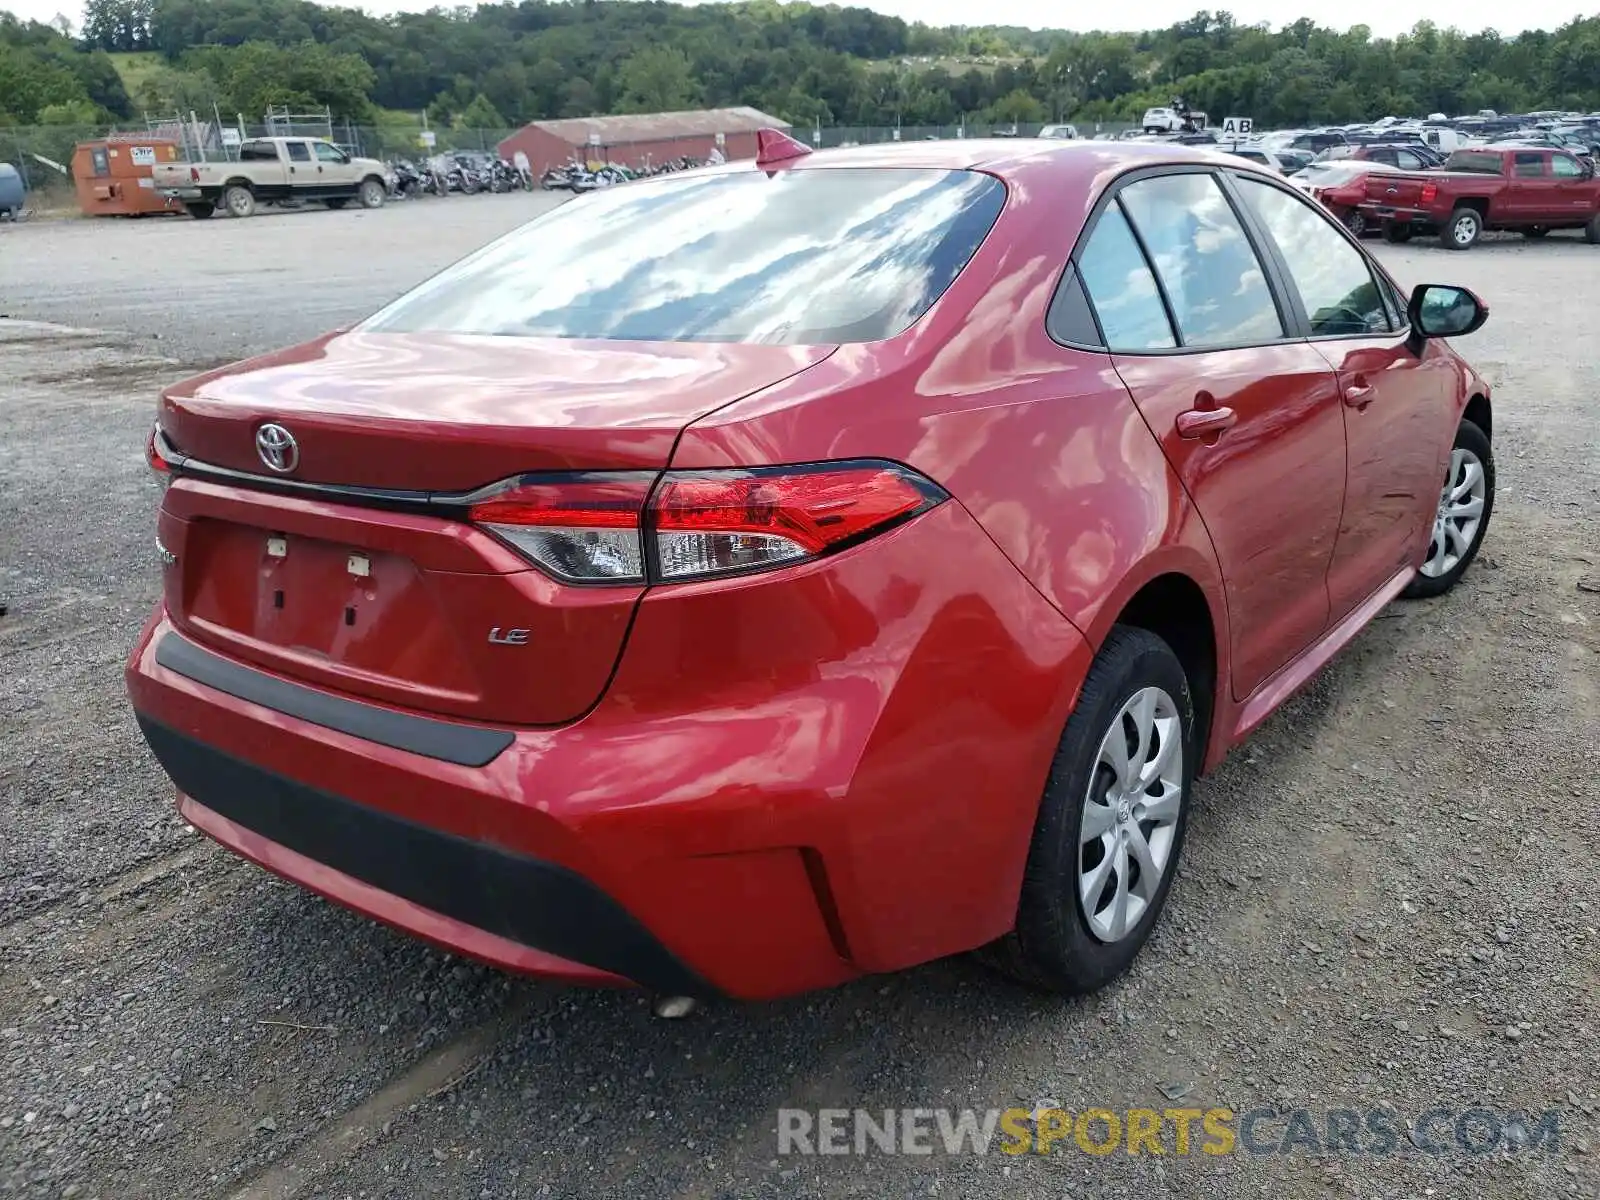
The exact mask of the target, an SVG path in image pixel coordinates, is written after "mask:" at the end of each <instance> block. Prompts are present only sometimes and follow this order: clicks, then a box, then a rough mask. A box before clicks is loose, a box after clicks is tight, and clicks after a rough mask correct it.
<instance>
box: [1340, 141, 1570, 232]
mask: <svg viewBox="0 0 1600 1200" xmlns="http://www.w3.org/2000/svg"><path fill="white" fill-rule="evenodd" d="M1360 208H1361V211H1362V212H1363V213H1364V214H1365V216H1366V219H1367V222H1368V223H1369V224H1373V225H1378V226H1380V227H1381V228H1382V229H1383V232H1384V236H1385V237H1386V238H1388V239H1389V240H1390V241H1397V242H1398V241H1406V240H1407V239H1409V238H1410V237H1411V236H1412V235H1413V234H1414V233H1417V232H1437V233H1438V234H1439V238H1440V241H1441V242H1442V243H1443V244H1444V246H1445V247H1446V248H1447V249H1450V250H1466V249H1469V248H1470V247H1472V246H1473V245H1475V244H1476V243H1477V241H1478V239H1479V238H1480V237H1481V236H1482V235H1483V233H1484V231H1485V230H1488V229H1514V230H1518V231H1520V232H1521V233H1522V234H1523V235H1524V236H1525V237H1530V238H1541V237H1544V236H1545V234H1547V233H1549V232H1550V231H1551V230H1552V229H1582V230H1584V231H1585V235H1586V236H1587V238H1588V240H1589V241H1591V242H1597V243H1600V180H1597V179H1596V178H1595V170H1594V164H1593V163H1592V162H1591V161H1590V160H1588V159H1580V158H1578V157H1577V156H1575V155H1572V154H1569V153H1567V152H1566V151H1564V150H1554V149H1551V148H1550V147H1548V146H1544V147H1540V146H1523V145H1511V146H1501V145H1491V146H1482V147H1478V148H1476V149H1471V150H1457V151H1456V152H1455V153H1454V154H1452V155H1451V156H1450V157H1449V158H1448V159H1446V160H1445V164H1444V167H1443V168H1442V169H1441V170H1438V171H1430V172H1427V173H1420V174H1412V173H1405V172H1397V173H1395V174H1393V175H1383V176H1381V177H1380V176H1369V177H1368V179H1367V182H1366V198H1365V199H1364V200H1363V201H1362V203H1361V205H1360Z"/></svg>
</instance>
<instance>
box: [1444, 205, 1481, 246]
mask: <svg viewBox="0 0 1600 1200" xmlns="http://www.w3.org/2000/svg"><path fill="white" fill-rule="evenodd" d="M1481 236H1483V216H1482V214H1481V213H1479V212H1478V210H1477V209H1475V208H1458V209H1456V210H1455V212H1453V213H1451V214H1450V219H1449V220H1448V221H1446V222H1445V223H1444V232H1442V233H1441V234H1440V235H1439V240H1440V241H1441V242H1443V243H1444V248H1445V249H1446V250H1470V249H1471V248H1472V247H1473V245H1474V244H1476V242H1477V240H1478V239H1479V238H1480V237H1481Z"/></svg>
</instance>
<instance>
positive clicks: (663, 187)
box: [361, 168, 1005, 345]
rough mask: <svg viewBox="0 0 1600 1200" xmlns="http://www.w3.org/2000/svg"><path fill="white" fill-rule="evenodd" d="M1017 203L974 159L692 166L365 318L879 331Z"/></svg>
mask: <svg viewBox="0 0 1600 1200" xmlns="http://www.w3.org/2000/svg"><path fill="white" fill-rule="evenodd" d="M1004 203H1005V185H1004V184H1002V183H1001V182H1000V181H999V180H998V179H995V178H994V177H993V176H990V175H983V174H979V173H977V172H973V171H947V170H933V169H885V168H826V169H814V170H806V169H799V170H787V171H778V172H775V173H773V174H771V175H768V174H767V173H765V172H762V171H750V172H747V173H746V172H740V173H737V174H731V175H704V176H699V177H696V176H693V175H681V176H677V177H667V178H663V179H660V180H652V181H649V182H646V183H636V184H629V185H628V186H626V187H618V188H611V189H607V190H606V191H601V192H593V193H590V194H589V195H586V196H583V197H581V198H579V199H576V200H573V201H570V202H569V203H567V204H564V205H562V206H561V207H560V208H558V209H556V210H555V211H554V212H551V213H550V214H548V215H547V216H544V217H541V218H539V219H538V220H535V221H533V222H531V223H529V224H527V225H525V226H523V227H522V228H521V229H519V230H517V231H515V232H513V233H511V234H509V235H508V236H506V237H504V238H502V239H500V240H499V241H497V242H494V243H492V244H491V245H489V246H487V247H485V248H484V249H483V250H480V251H479V252H478V253H476V254H474V255H472V256H470V257H469V258H467V259H465V260H463V261H462V262H460V263H458V264H456V265H455V266H454V267H451V268H450V269H449V270H447V271H445V272H444V273H443V274H442V275H439V276H436V277H435V278H434V279H432V280H430V281H429V282H427V283H425V284H423V285H422V286H421V287H419V288H417V289H416V290H415V291H413V292H411V293H410V294H408V295H406V296H402V297H401V298H400V299H399V300H397V301H395V302H394V303H393V304H391V305H390V306H389V307H388V308H386V309H384V310H383V311H381V312H379V313H378V314H377V315H376V316H374V317H372V318H371V319H370V320H369V321H367V322H366V323H365V324H364V325H363V326H362V327H361V328H363V329H366V330H371V331H374V332H405V333H412V332H442V333H477V334H498V335H521V336H527V337H556V338H618V339H629V340H638V341H679V342H764V343H769V344H775V345H801V344H806V343H814V344H822V343H844V342H870V341H878V340H881V339H883V338H887V337H893V336H894V335H895V334H897V333H900V332H901V331H903V330H905V329H906V328H908V327H909V326H910V325H911V323H912V322H913V321H915V320H916V319H917V318H918V317H920V316H922V314H923V313H924V312H926V311H927V310H928V309H929V308H930V307H932V305H933V303H934V301H936V300H937V299H938V298H939V297H940V296H941V295H942V294H943V293H944V291H945V289H946V288H947V287H949V286H950V284H951V283H952V282H953V281H954V280H955V278H956V276H957V275H958V274H960V273H961V271H962V269H963V268H964V267H965V266H966V265H967V261H968V260H969V259H970V258H971V257H972V255H973V253H974V252H975V251H976V250H977V248H978V246H979V244H980V243H981V242H982V241H983V239H984V238H985V237H986V236H987V235H988V233H989V229H990V228H991V227H992V226H993V224H994V222H995V220H996V218H997V217H998V216H999V214H1000V209H1001V207H1002V206H1003V204H1004Z"/></svg>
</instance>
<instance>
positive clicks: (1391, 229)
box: [1383, 221, 1411, 246]
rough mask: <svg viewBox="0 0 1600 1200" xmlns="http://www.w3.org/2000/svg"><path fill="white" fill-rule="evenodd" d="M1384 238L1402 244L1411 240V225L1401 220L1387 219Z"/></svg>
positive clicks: (1384, 225) (1384, 224)
mask: <svg viewBox="0 0 1600 1200" xmlns="http://www.w3.org/2000/svg"><path fill="white" fill-rule="evenodd" d="M1383 240H1384V241H1386V242H1392V243H1394V244H1395V245H1397V246H1398V245H1400V244H1402V243H1404V242H1409V241H1410V240H1411V226H1410V225H1408V224H1404V223H1402V222H1400V221H1385V222H1384V223H1383Z"/></svg>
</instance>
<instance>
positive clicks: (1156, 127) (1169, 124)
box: [1139, 108, 1184, 133]
mask: <svg viewBox="0 0 1600 1200" xmlns="http://www.w3.org/2000/svg"><path fill="white" fill-rule="evenodd" d="M1139 128H1140V129H1142V130H1143V131H1144V132H1145V133H1179V132H1181V131H1182V130H1183V128H1184V122H1183V116H1182V115H1181V114H1180V113H1179V112H1178V110H1177V109H1174V108H1147V109H1145V110H1144V117H1143V119H1142V120H1140V122H1139Z"/></svg>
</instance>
